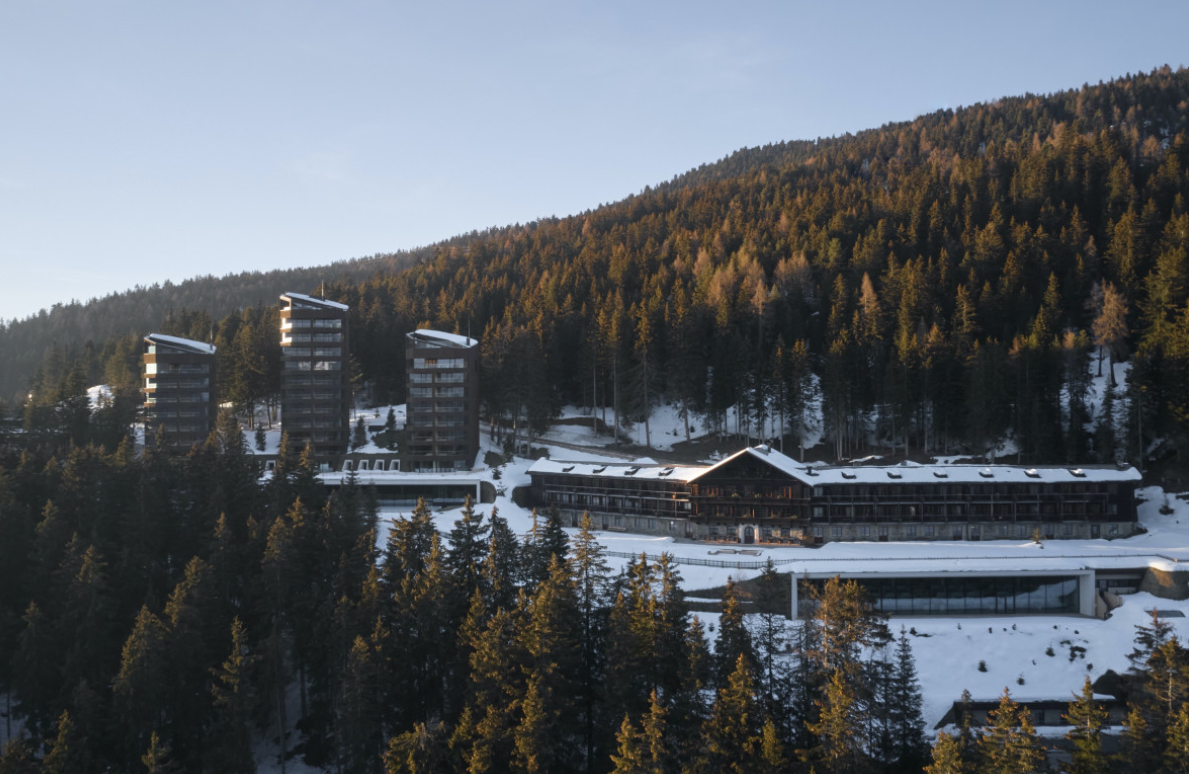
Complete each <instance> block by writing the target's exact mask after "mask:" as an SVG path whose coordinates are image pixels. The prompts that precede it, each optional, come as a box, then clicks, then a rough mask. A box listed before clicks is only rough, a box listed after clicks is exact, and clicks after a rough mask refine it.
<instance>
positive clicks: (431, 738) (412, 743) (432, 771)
mask: <svg viewBox="0 0 1189 774" xmlns="http://www.w3.org/2000/svg"><path fill="white" fill-rule="evenodd" d="M444 731H445V727H444V726H443V725H442V724H441V723H429V724H427V723H414V724H413V728H412V729H410V730H409V731H406V732H405V733H403V734H400V735H398V736H394V737H392V738H391V739H389V740H388V749H387V750H386V751H385V752H384V774H436V772H440V771H446V770H447V766H446V764H447V752H446V749H445V747H446V745H445V741H446V740H445V738H444Z"/></svg>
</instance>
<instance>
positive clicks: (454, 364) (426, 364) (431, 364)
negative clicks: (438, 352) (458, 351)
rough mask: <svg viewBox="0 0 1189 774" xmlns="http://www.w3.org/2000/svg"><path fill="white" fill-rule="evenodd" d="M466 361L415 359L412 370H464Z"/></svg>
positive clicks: (448, 358)
mask: <svg viewBox="0 0 1189 774" xmlns="http://www.w3.org/2000/svg"><path fill="white" fill-rule="evenodd" d="M466 365H467V361H466V360H464V359H463V358H461V357H439V358H428V357H415V358H413V368H417V369H420V368H466Z"/></svg>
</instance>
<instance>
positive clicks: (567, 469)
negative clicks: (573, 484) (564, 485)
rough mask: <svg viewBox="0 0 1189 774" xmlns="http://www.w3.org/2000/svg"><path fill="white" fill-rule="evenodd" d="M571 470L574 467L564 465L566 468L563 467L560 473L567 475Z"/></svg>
mask: <svg viewBox="0 0 1189 774" xmlns="http://www.w3.org/2000/svg"><path fill="white" fill-rule="evenodd" d="M573 469H574V466H573V465H566V466H564V467H563V468H562V469H561V472H562V473H569V472H570V471H571V470H573Z"/></svg>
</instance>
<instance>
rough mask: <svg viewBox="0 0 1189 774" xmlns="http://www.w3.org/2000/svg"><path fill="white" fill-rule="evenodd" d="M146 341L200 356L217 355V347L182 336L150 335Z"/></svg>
mask: <svg viewBox="0 0 1189 774" xmlns="http://www.w3.org/2000/svg"><path fill="white" fill-rule="evenodd" d="M144 340H145V341H148V342H150V343H153V344H165V345H167V346H170V347H177V348H179V349H188V350H190V351H191V352H195V353H197V354H200V355H213V354H215V345H214V344H207V343H205V342H201V341H194V340H193V339H183V338H182V337H180V336H167V335H165V334H164V333H150V334H149V335H148V336H145V337H144Z"/></svg>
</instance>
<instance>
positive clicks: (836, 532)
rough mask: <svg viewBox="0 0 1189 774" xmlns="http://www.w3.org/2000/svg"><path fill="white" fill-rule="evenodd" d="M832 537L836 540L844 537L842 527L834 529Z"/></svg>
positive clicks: (831, 532) (831, 533)
mask: <svg viewBox="0 0 1189 774" xmlns="http://www.w3.org/2000/svg"><path fill="white" fill-rule="evenodd" d="M830 535H831V536H832V537H834V538H835V539H838V538H841V537H842V527H833V528H832V529H831V530H830Z"/></svg>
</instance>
